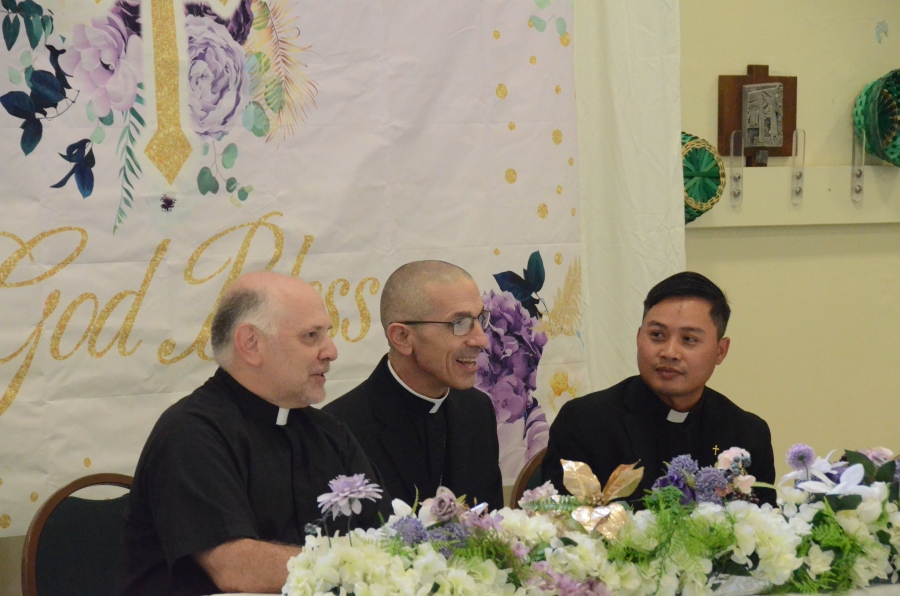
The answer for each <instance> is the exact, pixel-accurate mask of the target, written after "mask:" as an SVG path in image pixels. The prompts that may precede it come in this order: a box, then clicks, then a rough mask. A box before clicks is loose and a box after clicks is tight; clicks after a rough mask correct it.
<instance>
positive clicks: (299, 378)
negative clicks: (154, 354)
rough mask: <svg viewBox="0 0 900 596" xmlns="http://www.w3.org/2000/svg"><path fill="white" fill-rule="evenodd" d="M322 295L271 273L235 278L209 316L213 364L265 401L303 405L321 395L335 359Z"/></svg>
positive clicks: (258, 272)
mask: <svg viewBox="0 0 900 596" xmlns="http://www.w3.org/2000/svg"><path fill="white" fill-rule="evenodd" d="M329 329H331V320H330V318H329V316H328V312H327V311H326V310H325V303H324V302H323V301H322V297H321V296H319V294H318V293H317V292H316V291H315V290H314V289H313V288H312V287H311V286H310V285H309V284H307V283H306V282H305V281H302V280H300V279H298V278H296V277H291V276H289V275H282V274H278V273H272V272H269V271H255V272H252V273H247V274H245V275H242V276H241V277H239V278H237V279H236V280H235V281H234V283H232V284H231V286H230V287H229V288H228V290H227V291H226V292H225V295H224V296H223V297H222V299H221V300H220V301H219V305H218V307H217V308H216V312H215V314H214V315H213V322H212V328H211V342H212V349H213V356H214V357H215V359H216V362H217V363H218V364H219V366H221V367H222V368H223V369H225V370H226V371H227V372H228V373H229V374H230V375H231V376H232V377H234V379H235V380H236V381H237V382H238V383H240V384H241V385H243V386H244V387H246V388H247V389H249V390H250V391H252V392H253V393H255V394H256V395H258V396H259V397H261V398H263V399H264V400H266V401H268V402H270V403H272V404H275V405H277V406H279V407H283V408H303V407H306V406H308V405H310V404H314V403H318V402H320V401H322V400H323V399H325V373H327V372H328V369H329V367H330V365H331V361H332V360H335V359H336V358H337V347H336V346H335V345H334V342H333V341H332V340H331V336H330V335H329V334H328V331H329Z"/></svg>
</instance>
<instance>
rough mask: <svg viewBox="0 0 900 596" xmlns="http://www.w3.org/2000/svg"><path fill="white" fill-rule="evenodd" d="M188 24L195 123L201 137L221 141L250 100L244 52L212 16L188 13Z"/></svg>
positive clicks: (189, 64) (190, 78)
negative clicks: (190, 14) (248, 97)
mask: <svg viewBox="0 0 900 596" xmlns="http://www.w3.org/2000/svg"><path fill="white" fill-rule="evenodd" d="M185 24H186V26H185V29H186V32H187V38H188V48H187V53H188V82H189V83H190V88H191V92H190V98H189V100H188V107H189V108H190V110H191V124H192V125H193V128H194V132H195V133H197V135H198V136H200V137H205V138H207V139H209V140H218V139H221V138H222V137H223V136H225V135H226V134H227V133H228V131H230V130H231V128H232V127H233V126H234V120H235V117H236V116H238V115H239V114H240V113H241V111H242V110H243V109H244V104H245V103H246V101H247V89H248V81H247V73H246V72H245V71H244V51H243V50H242V49H241V46H240V45H239V44H238V43H237V42H236V41H234V39H232V38H231V35H230V34H229V33H228V31H227V30H226V29H225V27H224V26H222V25H220V24H219V23H217V22H215V21H214V20H212V19H211V18H208V17H197V16H188V17H186V18H185Z"/></svg>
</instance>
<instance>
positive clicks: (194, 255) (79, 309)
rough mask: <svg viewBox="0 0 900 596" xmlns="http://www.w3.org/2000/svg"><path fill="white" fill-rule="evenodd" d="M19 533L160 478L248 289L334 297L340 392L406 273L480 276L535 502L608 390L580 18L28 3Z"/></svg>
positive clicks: (509, 442)
mask: <svg viewBox="0 0 900 596" xmlns="http://www.w3.org/2000/svg"><path fill="white" fill-rule="evenodd" d="M0 21H2V39H3V43H2V45H0V105H2V108H3V109H2V110H0V154H2V155H3V160H2V162H0V196H2V198H3V209H2V216H0V305H2V308H0V327H2V329H3V330H4V332H3V334H2V335H0V395H2V397H0V437H2V439H0V536H3V535H7V536H11V535H18V534H22V533H24V531H25V529H26V527H27V525H28V523H29V522H30V520H31V518H32V516H33V515H34V513H35V511H36V510H37V507H38V506H39V505H40V503H42V502H43V501H44V500H45V499H46V498H47V497H48V496H49V495H50V493H52V491H54V490H55V489H57V488H59V487H60V486H62V485H63V484H65V483H66V482H68V481H70V480H72V479H74V478H76V477H79V476H83V475H85V474H89V473H93V472H112V471H115V472H122V473H126V474H130V473H132V472H133V470H134V465H135V462H136V460H137V456H138V454H139V452H140V449H141V447H142V445H143V442H144V440H145V438H146V436H147V434H148V432H149V430H150V428H151V426H152V425H153V423H154V422H155V421H156V419H157V417H158V416H159V414H160V412H161V411H162V410H163V409H164V408H166V407H167V406H168V405H169V404H171V403H173V402H174V401H176V400H177V399H179V398H180V397H182V396H183V395H185V394H186V393H188V392H189V391H191V390H192V389H193V388H195V387H196V386H198V385H199V384H200V383H202V381H203V380H204V379H205V378H206V377H208V376H209V375H210V374H211V373H212V371H213V370H214V366H215V365H214V363H213V362H212V360H211V358H210V350H209V346H208V340H209V324H210V314H211V312H212V310H213V308H214V306H215V303H216V300H217V298H218V296H219V295H220V293H221V291H222V290H223V288H224V287H225V286H226V285H227V284H228V283H229V282H230V281H231V280H233V279H234V278H235V277H236V276H237V275H239V274H240V273H241V272H242V271H247V270H250V269H255V268H263V267H267V268H270V269H272V270H275V271H279V272H283V273H288V274H292V275H299V276H302V277H303V278H304V279H306V280H309V281H310V282H311V283H313V285H314V286H315V287H316V288H317V289H319V290H320V292H321V294H322V296H323V298H324V300H325V302H326V306H327V308H328V312H329V314H330V315H331V319H332V323H333V326H334V329H333V331H332V332H333V333H334V337H335V341H336V342H337V345H338V350H339V359H338V360H337V361H336V362H335V364H334V366H333V368H332V374H331V375H330V380H329V385H328V389H329V397H330V398H333V397H336V396H338V395H340V394H342V393H344V392H345V391H347V390H349V389H350V388H352V387H354V386H355V385H356V384H358V383H359V382H361V380H362V379H364V378H365V377H367V376H368V374H369V372H370V371H371V370H372V369H373V367H374V366H375V364H376V363H377V362H378V359H379V358H380V356H381V355H382V354H383V353H384V352H385V351H386V349H387V344H386V341H385V339H384V338H383V335H382V333H381V329H380V322H379V320H378V301H379V297H380V291H381V286H382V284H383V282H384V280H385V279H386V278H387V276H388V275H389V274H390V273H391V272H392V271H393V270H394V269H395V268H396V267H398V266H399V265H401V264H403V263H405V262H408V261H410V260H415V259H421V258H438V259H443V260H447V261H450V262H453V263H456V264H458V265H460V266H462V267H464V268H466V269H467V270H468V271H469V272H470V273H472V275H473V276H474V277H475V279H476V280H477V281H478V283H479V285H480V286H481V288H482V289H483V291H484V292H485V302H486V304H487V305H488V306H489V307H490V310H491V320H492V328H491V331H490V337H491V346H490V349H489V351H488V352H487V353H485V354H484V355H483V356H482V358H481V360H480V361H479V366H480V370H481V375H480V380H479V385H478V386H479V387H480V388H481V389H482V390H484V391H485V392H487V393H489V394H490V395H491V397H492V399H493V401H494V405H495V410H496V412H497V415H498V433H499V435H500V437H501V466H502V469H503V473H504V476H505V478H506V480H507V482H509V483H511V482H512V480H513V479H514V478H515V475H516V473H517V472H518V470H519V469H520V468H521V467H522V466H523V465H524V463H525V461H526V460H527V458H528V457H530V456H531V455H533V454H534V453H535V452H537V451H538V450H539V449H540V448H541V447H542V446H543V445H544V444H545V443H546V434H547V429H548V425H549V423H550V422H551V421H552V419H553V417H554V415H555V412H556V411H557V410H558V408H559V407H560V406H561V405H562V403H563V402H565V401H566V400H568V399H571V398H572V397H574V396H576V395H578V393H579V391H581V390H584V389H585V383H586V375H585V370H586V365H585V352H584V345H583V343H582V340H581V337H582V335H583V334H582V329H581V313H582V295H581V275H582V271H581V265H580V255H581V240H580V233H579V220H580V215H581V214H580V213H579V211H578V209H579V203H578V184H577V181H578V176H577V165H578V164H577V161H578V155H577V138H576V126H575V84H574V75H573V43H574V31H573V30H572V22H573V7H572V3H571V1H570V0H553V1H551V0H536V1H535V2H521V1H518V0H504V1H500V0H497V1H491V2H483V1H481V0H478V1H475V0H472V1H464V2H453V3H442V2H434V1H428V2H421V1H416V2H413V1H409V0H404V1H395V2H364V3H360V2H351V1H350V0H343V1H340V0H329V1H324V0H225V1H222V0H209V1H202V2H184V3H182V2H164V1H162V0H149V1H145V2H137V1H134V0H118V1H117V2H113V1H110V0H96V1H95V0H83V1H79V2H62V1H60V0H2V1H0Z"/></svg>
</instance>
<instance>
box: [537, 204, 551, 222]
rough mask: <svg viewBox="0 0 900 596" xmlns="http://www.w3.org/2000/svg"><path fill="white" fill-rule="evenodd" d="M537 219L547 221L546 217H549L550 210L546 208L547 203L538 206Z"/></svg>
mask: <svg viewBox="0 0 900 596" xmlns="http://www.w3.org/2000/svg"><path fill="white" fill-rule="evenodd" d="M537 213H538V217H540V218H541V219H547V216H548V215H550V209H549V208H548V207H547V203H541V204H540V205H538V210H537Z"/></svg>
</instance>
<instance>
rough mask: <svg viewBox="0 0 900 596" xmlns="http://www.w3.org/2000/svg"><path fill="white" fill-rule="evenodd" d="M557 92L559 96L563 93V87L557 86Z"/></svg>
mask: <svg viewBox="0 0 900 596" xmlns="http://www.w3.org/2000/svg"><path fill="white" fill-rule="evenodd" d="M555 91H556V94H557V95H559V94H560V93H562V87H560V86H559V85H557V86H556V89H555Z"/></svg>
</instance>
